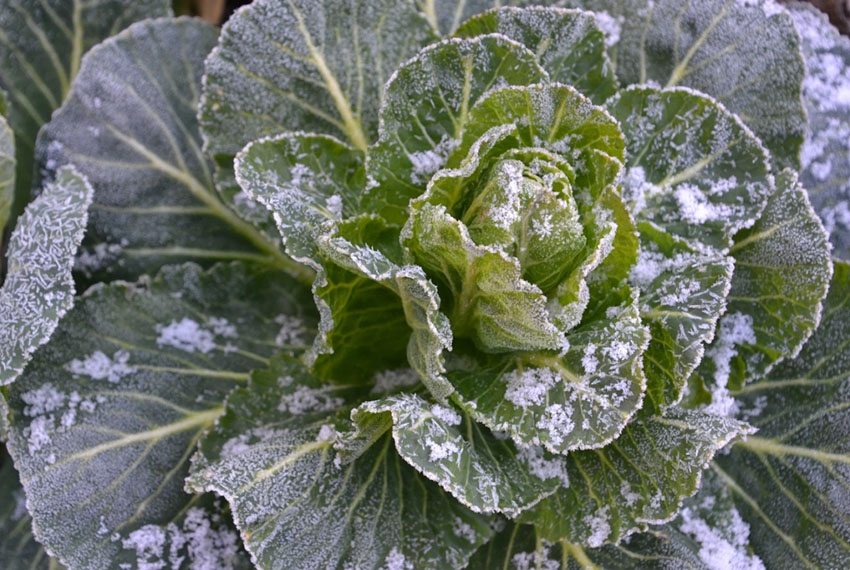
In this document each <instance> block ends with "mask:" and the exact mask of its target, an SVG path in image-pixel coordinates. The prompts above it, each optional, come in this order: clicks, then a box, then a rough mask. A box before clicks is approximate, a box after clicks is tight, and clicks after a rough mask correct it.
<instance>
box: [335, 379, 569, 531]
mask: <svg viewBox="0 0 850 570" xmlns="http://www.w3.org/2000/svg"><path fill="white" fill-rule="evenodd" d="M351 417H352V420H353V421H354V423H355V427H356V428H357V429H356V431H355V432H354V433H352V434H350V435H347V436H344V439H343V444H342V445H343V447H342V448H341V449H343V450H344V449H347V448H348V447H349V446H354V447H359V446H364V445H368V444H372V443H373V442H374V441H375V439H376V438H377V437H378V436H379V435H381V434H382V433H383V432H384V431H386V430H388V429H390V428H392V436H393V440H394V442H395V447H396V450H397V451H398V453H399V454H401V456H402V457H403V458H404V460H405V461H407V462H408V463H409V464H410V465H412V466H413V467H414V468H415V469H416V470H417V471H419V472H420V473H422V474H423V475H424V476H425V477H427V478H428V479H430V480H432V481H435V482H436V483H437V484H439V485H440V486H441V487H442V488H443V489H445V490H446V491H447V492H449V493H451V494H452V495H453V496H454V497H455V498H456V499H457V500H459V501H460V502H461V503H463V504H464V505H466V506H467V507H469V508H470V509H472V510H473V511H475V512H483V513H493V512H500V513H504V514H506V515H508V516H517V515H519V513H521V512H522V511H524V510H525V509H527V508H529V507H531V506H533V505H534V504H536V503H537V502H538V501H540V500H541V499H542V498H544V497H546V496H548V495H551V494H552V493H554V492H555V490H556V489H557V488H558V487H559V486H561V484H562V483H563V484H569V483H568V482H567V481H566V466H565V460H564V458H562V457H555V456H551V455H549V454H548V453H546V452H545V451H543V449H542V448H539V447H527V448H525V449H519V448H517V447H516V446H515V445H513V443H512V442H511V441H510V440H509V439H506V438H504V437H502V438H497V437H496V436H495V435H494V434H493V433H491V432H490V431H489V430H488V429H487V428H485V427H483V426H481V425H480V424H478V423H476V422H475V421H474V420H473V419H472V418H471V417H469V416H468V415H466V414H462V413H459V412H458V411H457V410H455V409H454V408H451V407H445V406H441V405H440V404H433V405H432V404H431V403H430V402H428V401H426V400H425V399H423V398H422V397H421V396H418V395H416V394H401V395H398V396H391V397H388V398H384V399H382V400H373V401H370V402H366V403H364V404H361V405H360V406H358V407H357V408H355V409H354V410H353V411H352V413H351ZM343 458H344V459H345V456H344V455H343Z"/></svg>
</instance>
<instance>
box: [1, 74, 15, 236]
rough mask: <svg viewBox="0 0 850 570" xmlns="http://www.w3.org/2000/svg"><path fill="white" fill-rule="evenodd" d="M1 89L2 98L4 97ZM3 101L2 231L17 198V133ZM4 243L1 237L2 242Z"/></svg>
mask: <svg viewBox="0 0 850 570" xmlns="http://www.w3.org/2000/svg"><path fill="white" fill-rule="evenodd" d="M2 93H3V92H2V90H0V99H2V98H3V94H2ZM3 115H4V113H3V109H2V101H0V231H3V230H4V229H5V228H6V221H7V220H8V219H9V215H10V214H11V212H12V202H13V201H14V199H15V165H16V164H17V162H16V160H15V135H14V134H13V133H12V128H11V127H10V126H9V123H8V122H7V121H6V119H5V118H4V117H3ZM2 243H3V240H2V238H0V244H2Z"/></svg>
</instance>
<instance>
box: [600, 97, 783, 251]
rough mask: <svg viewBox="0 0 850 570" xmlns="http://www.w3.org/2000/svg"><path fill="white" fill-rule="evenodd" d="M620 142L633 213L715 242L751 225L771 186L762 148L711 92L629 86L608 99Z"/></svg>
mask: <svg viewBox="0 0 850 570" xmlns="http://www.w3.org/2000/svg"><path fill="white" fill-rule="evenodd" d="M608 111H609V112H610V113H611V114H612V115H613V116H614V117H615V118H616V119H618V120H619V121H620V125H621V126H622V129H623V134H624V135H625V137H626V142H627V147H628V148H627V153H626V154H627V160H626V173H625V176H624V179H623V187H624V188H623V195H624V197H625V198H626V201H627V203H629V205H630V208H631V211H632V215H633V216H634V217H635V219H636V220H637V221H638V222H640V221H650V222H653V223H655V224H657V225H659V226H661V227H662V228H663V229H665V230H666V231H668V232H669V233H672V234H674V235H677V236H681V237H684V238H686V239H688V240H692V241H696V242H701V243H703V244H706V245H709V246H713V247H715V248H721V249H722V248H725V247H728V246H729V245H731V241H730V240H731V238H732V236H733V235H735V233H736V232H737V231H738V230H740V229H742V228H746V227H749V226H751V225H752V224H753V223H754V222H755V220H756V218H758V216H759V214H760V213H761V211H762V209H763V208H764V205H765V202H766V200H767V198H768V196H770V194H771V193H772V192H773V182H772V178H771V176H770V164H769V162H768V155H767V152H766V151H765V150H764V147H763V146H762V145H761V143H760V142H759V140H758V139H757V138H756V137H755V136H754V135H753V134H752V132H751V131H750V130H749V129H748V128H747V127H746V126H744V125H743V123H741V122H740V119H738V117H736V116H735V115H732V114H731V113H729V112H728V111H727V110H726V109H725V108H723V107H722V106H721V105H719V104H718V103H717V102H716V101H714V100H713V99H711V98H709V97H707V96H705V95H701V94H699V93H695V92H694V91H692V90H690V89H682V88H676V89H665V90H663V91H659V90H658V89H654V88H651V87H631V88H628V89H625V90H623V91H621V92H620V93H619V94H618V95H617V96H615V97H614V98H613V99H612V100H611V101H610V102H609V103H608Z"/></svg>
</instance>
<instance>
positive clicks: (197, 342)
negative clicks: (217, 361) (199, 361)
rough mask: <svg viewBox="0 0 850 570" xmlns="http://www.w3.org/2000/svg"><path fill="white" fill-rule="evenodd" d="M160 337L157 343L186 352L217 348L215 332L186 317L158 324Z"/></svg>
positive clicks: (206, 350)
mask: <svg viewBox="0 0 850 570" xmlns="http://www.w3.org/2000/svg"><path fill="white" fill-rule="evenodd" d="M156 332H158V333H159V337H158V338H157V339H156V344H157V345H159V346H173V347H174V348H179V349H180V350H184V351H186V352H195V351H196V350H197V351H199V352H202V353H204V354H206V353H208V352H210V351H211V350H213V349H214V348H215V340H214V337H213V333H211V332H210V331H208V330H206V329H202V328H201V326H200V325H199V324H198V323H197V322H196V321H194V320H192V319H190V318H188V317H184V318H183V319H182V320H181V321H180V322H177V321H171V323H170V324H169V325H168V326H162V325H156Z"/></svg>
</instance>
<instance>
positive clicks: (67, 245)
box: [0, 166, 93, 386]
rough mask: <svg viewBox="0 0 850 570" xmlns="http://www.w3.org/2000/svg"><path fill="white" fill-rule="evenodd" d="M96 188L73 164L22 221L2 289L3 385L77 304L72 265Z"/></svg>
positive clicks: (0, 344)
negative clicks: (75, 301) (94, 188)
mask: <svg viewBox="0 0 850 570" xmlns="http://www.w3.org/2000/svg"><path fill="white" fill-rule="evenodd" d="M92 192H93V191H92V187H91V186H90V185H89V183H88V181H87V180H86V179H85V177H84V176H81V175H80V174H79V173H78V172H77V171H76V170H75V169H74V167H72V166H69V167H64V168H62V169H60V170H59V172H58V173H57V175H56V180H55V181H54V182H52V183H50V184H47V186H45V188H44V191H43V192H42V194H41V196H39V197H38V198H36V199H35V200H34V201H33V202H32V203H31V204H30V205H29V206H28V207H27V209H26V211H25V212H24V214H23V215H22V216H21V217H20V219H19V220H18V225H17V227H16V228H15V231H14V232H12V236H11V239H10V240H9V250H8V269H9V272H8V274H7V275H6V281H5V282H4V283H3V288H2V289H0V362H2V363H3V367H2V369H0V386H2V385H6V384H10V383H11V382H13V381H14V380H15V378H17V377H18V376H19V375H20V374H21V372H23V370H24V367H25V366H26V365H27V363H28V362H29V361H30V359H31V358H32V355H33V352H35V350H36V349H37V348H38V347H39V346H40V345H42V344H44V343H45V342H47V341H48V340H49V339H50V336H51V335H52V334H53V331H54V330H55V329H56V325H57V323H58V322H59V320H60V319H61V318H62V317H63V316H64V315H65V313H66V312H67V311H68V310H69V309H70V308H71V307H72V306H73V304H74V279H73V277H72V276H71V266H72V265H73V263H74V254H75V253H76V252H77V248H78V247H79V246H80V242H81V241H82V239H83V233H84V232H85V228H86V220H87V219H88V207H89V204H90V203H91V200H92Z"/></svg>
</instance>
